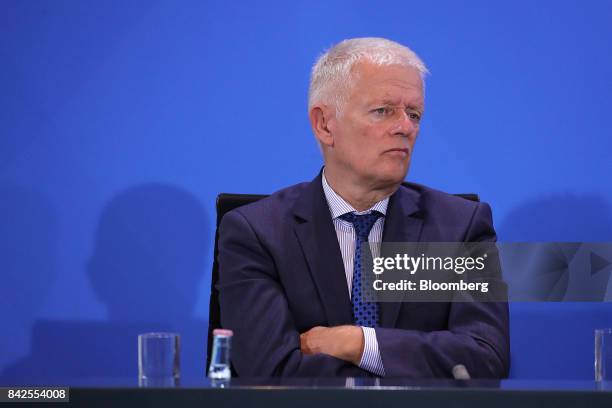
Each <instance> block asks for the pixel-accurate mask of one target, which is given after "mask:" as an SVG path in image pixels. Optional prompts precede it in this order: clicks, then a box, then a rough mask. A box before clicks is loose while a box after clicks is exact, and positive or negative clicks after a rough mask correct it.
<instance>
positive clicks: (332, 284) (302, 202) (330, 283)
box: [293, 173, 353, 326]
mask: <svg viewBox="0 0 612 408" xmlns="http://www.w3.org/2000/svg"><path fill="white" fill-rule="evenodd" d="M293 210H294V217H295V222H296V223H295V233H296V236H297V238H298V241H299V243H300V246H301V248H302V251H303V252H304V256H305V258H306V261H307V263H308V267H309V270H310V273H311V274H312V279H313V281H314V283H315V285H316V287H317V291H318V292H319V296H320V298H321V302H322V303H323V307H324V309H325V313H326V315H327V321H328V323H329V325H330V326H338V325H342V324H353V317H352V307H351V300H350V296H349V292H348V286H347V284H346V275H345V273H344V263H343V262H342V254H341V252H340V247H339V245H338V238H337V236H336V232H335V229H334V224H333V221H332V218H331V213H330V211H329V206H328V205H327V201H326V200H325V195H324V193H323V185H322V181H321V173H319V176H317V177H316V178H315V179H314V180H313V181H312V182H311V183H310V184H309V185H308V186H307V187H306V189H305V191H304V192H303V193H302V195H301V196H300V197H299V198H298V200H297V202H296V204H295V206H294V208H293Z"/></svg>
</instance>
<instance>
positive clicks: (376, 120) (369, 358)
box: [218, 38, 509, 378]
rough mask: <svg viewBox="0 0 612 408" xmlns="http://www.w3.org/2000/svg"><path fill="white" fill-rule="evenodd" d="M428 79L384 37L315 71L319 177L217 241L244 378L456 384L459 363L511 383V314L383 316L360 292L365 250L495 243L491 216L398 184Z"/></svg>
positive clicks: (223, 301)
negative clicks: (370, 245)
mask: <svg viewBox="0 0 612 408" xmlns="http://www.w3.org/2000/svg"><path fill="white" fill-rule="evenodd" d="M426 72H427V69H426V68H425V65H424V64H423V62H422V61H421V60H420V59H419V57H417V56H416V54H414V52H412V51H411V50H410V49H408V48H406V47H404V46H402V45H400V44H398V43H395V42H392V41H389V40H386V39H381V38H358V39H351V40H345V41H342V42H341V43H339V44H337V45H336V46H334V47H332V48H331V49H330V50H329V51H327V53H325V54H324V55H323V56H321V57H320V58H319V60H318V61H317V63H316V64H315V66H314V68H313V71H312V77H311V83H310V90H309V118H310V122H311V125H312V128H313V131H314V134H315V136H316V138H317V141H318V143H319V144H320V146H321V150H322V153H323V158H324V162H325V166H324V169H323V171H322V172H321V173H320V174H319V175H318V176H317V177H316V178H315V179H314V180H313V181H312V182H310V183H302V184H298V185H296V186H292V187H289V188H287V189H284V190H281V191H279V192H277V193H275V194H273V195H272V196H270V197H268V198H266V199H264V200H261V201H259V202H256V203H254V204H251V205H248V206H244V207H241V208H238V209H236V210H234V211H232V212H230V213H228V214H226V215H225V217H224V218H223V220H222V223H221V226H220V230H219V258H218V260H219V268H220V269H219V276H220V283H219V286H218V288H219V296H220V306H221V321H222V324H223V327H226V328H229V329H233V330H234V340H233V350H232V361H233V364H234V367H235V369H236V370H237V372H238V374H239V375H240V376H247V377H254V376H387V377H409V378H418V377H451V376H452V370H453V367H456V366H457V365H459V364H461V365H464V366H465V367H466V368H467V370H468V371H469V373H470V374H471V375H472V376H473V377H493V378H496V377H497V378H499V377H505V376H507V373H508V369H509V340H508V310H507V304H505V303H492V302H491V303H478V302H471V303H470V302H466V303H408V302H406V303H383V302H381V303H380V304H378V303H368V302H365V301H364V299H362V297H361V292H360V291H359V290H356V289H359V282H360V281H359V277H360V276H361V260H360V259H359V251H356V247H357V248H358V247H359V244H360V243H363V242H381V241H382V242H414V241H425V242H438V241H439V242H451V241H452V242H454V241H458V242H462V241H465V242H472V241H494V240H495V239H496V236H495V232H494V230H493V226H492V220H491V212H490V208H489V206H488V205H486V204H483V203H475V202H471V201H467V200H464V199H462V198H458V197H454V196H451V195H448V194H445V193H442V192H439V191H436V190H432V189H429V188H426V187H423V186H419V185H416V184H405V185H402V182H403V180H404V178H405V177H406V174H407V171H408V166H409V163H410V159H411V156H412V152H413V147H414V144H415V141H416V138H417V134H418V132H419V126H420V121H421V118H422V116H423V112H424V82H423V77H424V75H425V74H426ZM356 277H357V279H356Z"/></svg>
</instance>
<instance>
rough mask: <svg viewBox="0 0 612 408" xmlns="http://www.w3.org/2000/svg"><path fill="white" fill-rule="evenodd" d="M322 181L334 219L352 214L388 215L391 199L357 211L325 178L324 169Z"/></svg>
mask: <svg viewBox="0 0 612 408" xmlns="http://www.w3.org/2000/svg"><path fill="white" fill-rule="evenodd" d="M321 179H322V180H323V192H324V193H325V199H326V200H327V205H328V206H329V211H330V212H331V215H332V218H338V217H340V216H341V215H344V214H347V213H351V212H354V213H357V214H358V215H361V214H368V213H370V212H372V211H378V212H379V213H381V214H382V215H383V216H385V215H387V206H388V205H389V197H387V198H385V199H383V200H380V201H379V202H377V203H376V204H374V205H373V206H372V207H371V208H370V209H368V210H366V211H357V210H356V209H355V208H353V206H352V205H350V204H349V203H347V202H346V201H345V200H344V199H343V198H342V197H340V196H339V195H338V193H336V192H335V191H334V190H333V189H332V188H331V186H330V185H329V184H328V183H327V178H326V177H325V169H323V177H321Z"/></svg>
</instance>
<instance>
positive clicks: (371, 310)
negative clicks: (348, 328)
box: [340, 211, 382, 327]
mask: <svg viewBox="0 0 612 408" xmlns="http://www.w3.org/2000/svg"><path fill="white" fill-rule="evenodd" d="M381 216H382V214H381V213H379V212H378V211H372V212H371V213H369V214H363V215H357V214H355V213H347V214H344V215H341V216H340V219H341V220H344V221H348V222H350V223H351V224H353V227H354V228H355V233H356V235H357V239H356V241H355V260H354V263H353V284H352V288H351V303H352V304H353V321H354V322H355V324H356V325H358V326H363V327H377V326H378V321H379V318H378V303H376V302H366V301H365V300H364V298H363V294H362V290H361V282H362V279H361V265H362V264H366V263H367V260H364V259H362V253H361V252H362V251H361V245H362V244H363V243H365V242H368V235H370V230H371V229H372V227H373V226H374V223H375V222H376V220H377V219H378V218H380V217H381ZM366 247H368V246H366ZM366 253H369V248H368V251H366ZM370 256H371V255H370ZM370 262H371V261H370Z"/></svg>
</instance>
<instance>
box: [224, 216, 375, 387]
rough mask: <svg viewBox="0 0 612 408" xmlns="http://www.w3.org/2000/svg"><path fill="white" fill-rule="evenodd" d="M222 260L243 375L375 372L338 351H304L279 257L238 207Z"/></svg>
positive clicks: (227, 224) (227, 226) (235, 358)
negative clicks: (334, 353) (338, 355)
mask: <svg viewBox="0 0 612 408" xmlns="http://www.w3.org/2000/svg"><path fill="white" fill-rule="evenodd" d="M218 261H219V284H218V285H217V288H218V290H219V303H220V308H221V323H222V325H223V327H224V328H227V329H231V330H233V331H234V337H233V340H232V363H233V365H234V368H235V369H236V371H237V373H238V375H240V376H243V377H265V376H299V377H320V376H344V377H364V376H371V374H369V373H368V372H367V371H365V370H362V369H360V368H359V367H357V366H355V365H353V364H350V363H347V362H345V361H343V360H340V359H337V358H335V357H331V356H328V355H325V354H317V355H305V354H303V353H302V352H301V351H300V333H298V331H297V329H296V327H295V324H294V322H293V319H292V316H291V312H290V310H289V306H288V303H287V299H286V295H285V293H284V290H283V288H282V286H281V285H280V283H279V278H278V272H277V270H276V267H275V264H274V260H273V257H272V255H271V254H270V252H269V251H268V250H267V249H266V248H265V246H264V245H263V244H262V242H261V240H260V239H259V237H258V236H257V234H256V233H255V231H254V230H253V228H252V226H251V225H250V223H249V221H248V220H247V218H245V217H244V215H243V214H242V213H240V212H239V211H237V210H234V211H231V212H229V213H227V214H226V215H225V216H224V217H223V220H222V222H221V225H220V228H219V253H218Z"/></svg>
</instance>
